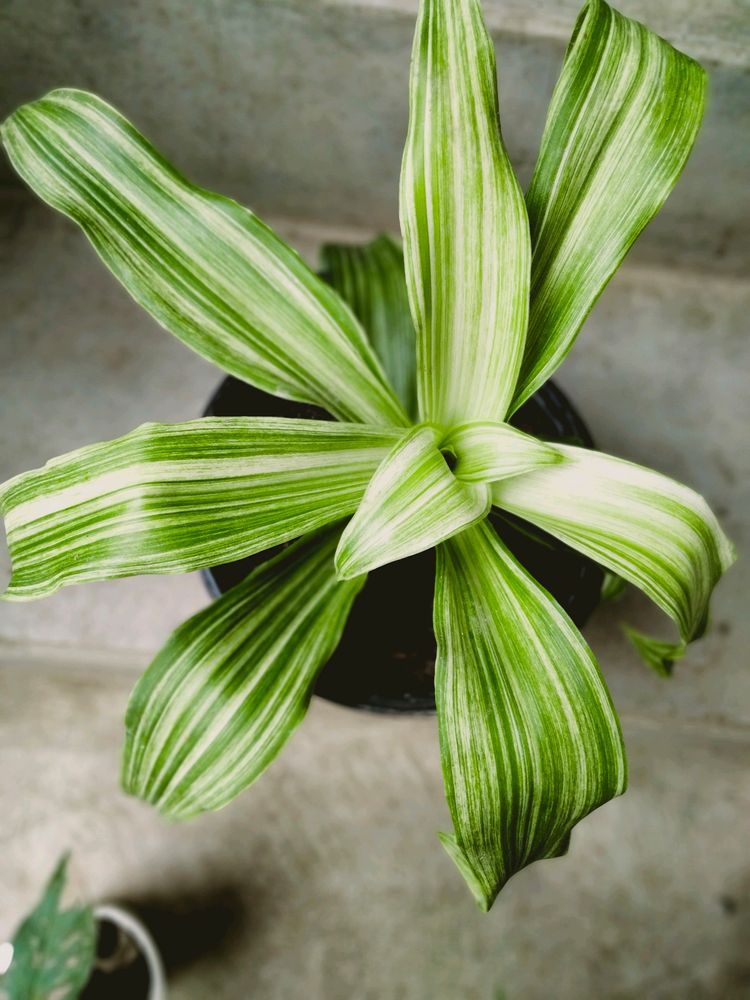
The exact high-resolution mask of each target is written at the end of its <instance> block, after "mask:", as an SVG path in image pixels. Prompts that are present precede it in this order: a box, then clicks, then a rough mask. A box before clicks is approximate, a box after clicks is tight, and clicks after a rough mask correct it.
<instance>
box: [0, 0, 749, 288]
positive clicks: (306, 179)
mask: <svg viewBox="0 0 750 1000" xmlns="http://www.w3.org/2000/svg"><path fill="white" fill-rule="evenodd" d="M485 6H486V11H487V17H488V21H489V23H490V25H491V27H492V29H493V32H494V35H495V40H496V45H497V52H498V67H499V76H500V87H501V113H502V119H503V128H504V134H505V137H506V141H507V143H508V146H509V149H510V152H511V156H512V159H513V162H514V164H515V166H516V169H517V171H518V173H519V175H520V176H521V178H522V180H523V181H524V182H526V181H527V180H528V178H529V175H530V172H531V169H532V167H533V163H534V160H535V158H536V152H537V149H538V145H539V139H540V136H541V132H542V127H543V123H544V117H545V112H546V107H547V103H548V100H549V96H550V94H551V91H552V87H553V85H554V82H555V79H556V77H557V73H558V71H559V67H560V63H561V59H562V55H563V52H564V47H565V42H566V40H567V38H568V36H569V34H570V30H571V28H572V26H573V22H574V20H575V14H576V10H577V8H578V6H579V4H578V0H562V2H553V0H529V2H522V0H486V5H485ZM620 6H621V8H622V9H623V10H624V11H625V12H626V13H629V14H632V15H634V16H636V17H641V18H643V19H644V20H647V21H648V22H649V23H650V24H652V26H653V27H654V28H655V29H656V30H658V31H660V32H661V33H663V34H664V35H665V36H666V37H669V38H670V39H672V40H674V41H675V42H676V43H677V44H679V45H681V46H682V47H683V48H685V50H686V51H688V52H690V53H691V54H693V55H695V56H696V57H699V58H700V59H702V60H703V61H704V62H705V63H706V65H707V67H708V69H709V71H710V75H711V103H710V107H709V111H708V114H707V118H706V122H705V125H704V128H703V131H702V134H701V136H700V139H699V142H698V145H697V148H696V150H695V153H694V155H693V158H692V159H691V161H690V163H689V165H688V167H687V169H686V171H685V173H684V175H683V177H682V179H681V181H680V183H679V185H678V187H677V189H676V191H675V193H674V195H673V196H672V198H671V199H670V201H669V202H668V204H667V206H666V208H665V209H664V211H663V212H662V214H661V215H660V217H659V218H658V219H657V220H656V221H655V222H654V223H653V224H652V225H651V226H650V227H649V228H648V230H647V231H646V233H645V234H644V235H643V236H642V237H641V239H640V240H639V243H638V246H637V247H636V249H635V251H634V253H635V255H636V259H640V260H641V261H648V262H650V261H658V262H664V263H667V264H669V265H673V264H677V265H689V266H697V267H700V268H705V267H711V268H715V269H718V270H722V271H724V272H725V273H730V274H732V273H744V272H745V271H746V268H747V262H748V259H749V258H750V248H749V247H748V242H750V235H748V234H750V225H749V224H748V222H749V221H750V186H749V185H748V184H747V177H748V174H749V173H750V144H748V143H747V141H746V137H747V135H748V134H749V132H750V74H749V73H748V65H749V63H750V55H749V53H750V45H748V35H749V34H750V16H748V3H747V0H722V2H718V3H712V4H699V3H697V2H695V0H671V2H669V3H663V4H658V5H654V4H652V3H650V2H649V0H621V3H620ZM415 9H416V0H274V2H268V0H242V2H239V0H215V2H213V3H211V4H194V3H190V2H189V0H155V2H151V0H134V2H131V3H128V4H101V3H99V2H98V0H58V2H57V3H56V4H55V5H53V6H51V5H49V4H48V3H44V2H43V0H11V2H10V3H6V4H5V5H4V7H3V10H2V12H0V39H2V42H0V45H2V50H3V51H2V54H1V55H2V65H3V76H4V85H3V89H2V94H1V95H0V114H2V115H4V114H5V113H7V112H8V111H10V110H11V109H12V108H13V107H15V106H16V105H17V104H18V103H20V102H22V101H24V100H28V99H31V98H33V97H36V96H39V95H40V94H42V93H43V92H44V91H46V90H47V89H48V88H50V87H53V86H59V85H71V86H80V87H86V88H89V89H92V90H95V91H97V92H98V93H100V94H101V95H102V96H104V97H106V98H108V99H109V100H111V101H113V102H114V103H115V104H117V105H118V106H119V107H120V108H122V110H123V111H124V112H125V113H126V114H128V115H129V116H130V117H131V118H132V119H133V120H134V121H135V122H136V124H137V125H138V126H139V127H140V128H141V129H142V130H143V131H144V132H145V133H146V134H147V135H149V136H150V137H151V138H152V139H153V141H154V142H155V143H156V144H157V145H158V146H159V147H161V148H162V150H163V151H164V152H165V153H166V155H168V156H169V157H170V158H171V159H173V160H174V161H175V162H176V163H177V164H178V165H179V166H180V167H181V168H182V169H183V170H184V171H185V172H186V173H187V174H188V175H189V176H191V177H192V178H194V179H196V180H198V181H200V182H202V183H204V184H206V185H207V186H210V187H213V188H215V189H217V190H221V191H224V192H226V193H229V194H233V195H235V196H237V197H239V198H240V199H241V200H243V201H245V202H247V203H249V204H250V205H252V207H254V208H255V209H256V210H257V211H258V212H259V213H261V214H263V215H269V214H270V215H282V216H286V217H290V218H300V219H303V220H307V221H314V222H323V223H325V224H327V225H355V226H364V227H367V228H385V229H396V228H397V190H398V175H399V167H400V161H401V151H402V146H403V140H404V134H405V129H406V120H407V76H408V64H409V53H410V47H411V36H412V31H413V24H414V12H415ZM1 176H2V180H3V182H4V183H13V180H12V179H11V175H10V173H9V171H8V168H7V167H6V168H5V173H4V174H2V175H1Z"/></svg>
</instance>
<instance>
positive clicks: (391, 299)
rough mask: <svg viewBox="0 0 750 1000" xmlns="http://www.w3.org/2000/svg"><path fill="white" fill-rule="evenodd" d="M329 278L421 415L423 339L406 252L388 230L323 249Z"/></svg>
mask: <svg viewBox="0 0 750 1000" xmlns="http://www.w3.org/2000/svg"><path fill="white" fill-rule="evenodd" d="M322 261H323V267H324V268H325V271H326V278H327V280H328V281H329V283H330V284H331V285H333V287H334V288H335V289H336V291H337V292H338V293H339V295H340V296H341V297H342V299H344V301H345V302H347V303H348V304H349V305H350V306H351V308H352V310H353V311H354V315H355V316H356V317H357V319H358V320H359V321H360V323H361V324H362V326H363V328H364V330H365V332H366V333H367V335H368V337H369V338H370V343H371V344H372V346H373V348H374V349H375V353H376V354H377V356H378V357H379V358H380V361H381V363H382V365H383V368H384V369H385V373H386V375H387V376H388V378H389V379H390V383H391V385H392V386H393V388H394V389H395V391H396V395H397V396H398V398H399V399H400V400H401V402H402V404H403V407H404V409H405V410H406V412H407V414H409V416H410V417H416V415H417V343H416V336H415V333H414V322H413V320H412V318H411V311H410V309H409V295H408V292H407V291H406V277H405V275H404V253H403V250H402V249H401V247H400V246H399V245H398V243H396V241H395V240H394V239H393V238H392V237H390V236H388V235H387V234H383V235H381V236H378V237H377V239H374V240H373V241H372V242H371V243H366V244H364V245H362V246H342V245H340V244H333V243H330V244H328V245H327V246H324V247H323V249H322Z"/></svg>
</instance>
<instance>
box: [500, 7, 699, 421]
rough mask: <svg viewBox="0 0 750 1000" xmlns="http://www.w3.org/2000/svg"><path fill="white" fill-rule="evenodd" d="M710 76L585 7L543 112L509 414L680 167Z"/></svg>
mask: <svg viewBox="0 0 750 1000" xmlns="http://www.w3.org/2000/svg"><path fill="white" fill-rule="evenodd" d="M705 103H706V74H705V72H704V70H703V69H702V68H701V67H700V66H699V65H698V63H696V62H694V61H693V60H692V59H690V58H689V57H688V56H686V55H683V53H681V52H678V51H677V50H676V49H674V48H672V46H671V45H670V44H669V43H668V42H666V41H664V39H662V38H659V36H658V35H655V34H654V33H653V32H651V31H649V29H648V28H646V27H645V26H644V25H642V24H639V23H638V22H637V21H633V20H631V19H630V18H627V17H624V16H623V15H622V14H620V13H618V12H617V11H615V10H612V8H611V7H609V6H608V5H607V4H606V3H604V2H603V0H590V2H589V3H587V4H586V6H585V7H584V8H583V10H582V12H581V14H580V16H579V19H578V22H577V24H576V27H575V29H574V32H573V37H572V40H571V43H570V46H569V48H568V51H567V54H566V56H565V62H564V64H563V68H562V72H561V74H560V78H559V80H558V82H557V85H556V87H555V92H554V94H553V96H552V102H551V104H550V107H549V111H548V113H547V124H546V126H545V130H544V135H543V138H542V145H541V150H540V152H539V158H538V160H537V164H536V168H535V170H534V176H533V178H532V181H531V186H530V188H529V190H528V193H527V195H526V205H527V208H528V213H529V224H530V227H531V243H532V262H531V308H530V312H529V329H528V337H527V341H526V350H525V354H524V359H523V366H522V369H521V375H520V378H519V382H518V388H517V391H516V397H515V400H514V403H513V408H514V409H517V408H518V407H519V406H520V405H521V403H522V402H523V401H524V400H525V399H528V397H529V396H531V395H532V393H533V392H534V391H535V390H536V389H537V388H538V387H539V386H540V385H541V384H542V383H543V382H544V381H546V379H548V378H549V376H550V375H551V374H552V373H553V372H554V371H555V369H556V368H557V367H558V366H559V365H560V363H561V362H562V360H563V358H564V357H565V356H566V354H567V353H568V351H569V350H570V348H571V346H572V344H573V341H574V340H575V338H576V336H577V334H578V331H579V330H580V328H581V325H582V324H583V322H584V320H585V319H586V316H587V315H588V313H589V312H590V310H591V308H592V306H593V305H594V303H595V302H596V300H597V298H598V297H599V295H600V294H601V292H602V290H603V288H604V287H605V285H606V284H607V282H608V281H609V279H610V278H611V277H612V275H613V274H614V272H615V270H616V269H617V267H618V266H619V264H620V262H621V261H622V259H623V257H624V256H625V254H626V253H627V251H628V250H629V249H630V247H631V245H632V243H633V241H634V240H635V239H636V237H637V236H638V234H639V233H640V232H641V230H642V229H643V228H644V226H646V225H647V223H648V222H650V220H651V219H652V218H653V217H654V216H655V215H656V213H657V212H658V211H659V209H660V208H661V206H662V205H663V204H664V201H665V200H666V198H667V196H668V195H669V192H670V191H671V190H672V188H673V187H674V185H675V184H676V182H677V179H678V178H679V176H680V173H681V172H682V168H683V167H684V166H685V162H686V161H687V158H688V156H689V155H690V152H691V150H692V147H693V144H694V142H695V138H696V135H697V134H698V129H699V128H700V124H701V120H702V118H703V111H704V108H705Z"/></svg>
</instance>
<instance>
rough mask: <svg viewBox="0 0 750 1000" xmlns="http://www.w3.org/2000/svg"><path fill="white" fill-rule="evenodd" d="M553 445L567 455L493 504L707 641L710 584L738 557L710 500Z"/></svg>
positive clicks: (502, 489) (498, 489)
mask: <svg viewBox="0 0 750 1000" xmlns="http://www.w3.org/2000/svg"><path fill="white" fill-rule="evenodd" d="M555 447H556V448H557V450H558V451H559V452H560V454H561V455H563V457H564V459H565V461H563V462H561V463H560V464H559V465H548V466H545V467H544V468H542V469H537V470H535V471H534V472H529V473H528V474H527V475H524V476H518V477H516V478H514V479H504V480H503V481H502V482H499V483H495V484H494V485H493V487H492V496H493V503H495V504H496V505H497V506H498V507H502V508H504V509H505V510H509V511H511V513H513V514H518V515H519V516H520V517H523V518H526V519H527V520H528V521H531V522H532V524H536V525H538V526H539V527H540V528H543V529H544V530H545V531H548V532H549V533H550V534H551V535H554V536H555V537H556V538H559V539H560V540H561V541H563V542H565V543H566V544H567V545H570V546H571V547H572V548H574V549H577V550H578V551H579V552H583V553H584V554H585V555H587V556H590V557H591V558H592V559H595V560H596V561H597V562H598V563H601V564H602V566H605V567H606V568H607V569H609V570H611V571H612V572H613V573H617V574H618V575H619V576H621V577H623V578H624V579H625V580H628V581H629V582H630V583H632V584H634V585H635V586H636V587H639V588H640V589H641V590H642V591H644V593H646V594H647V595H648V596H649V597H650V598H651V599H652V600H653V601H655V602H656V604H658V605H659V607H660V608H662V610H663V611H665V612H666V613H667V614H668V615H669V616H670V617H671V618H672V619H674V621H675V622H676V623H677V625H678V627H679V630H680V635H681V637H682V639H683V640H685V641H686V642H689V641H690V640H691V639H697V638H699V637H700V635H701V634H702V632H703V629H704V627H705V621H706V617H707V614H708V603H709V599H710V596H711V591H712V590H713V588H714V585H715V584H716V582H717V580H718V579H719V577H720V576H721V574H722V573H723V572H724V571H725V570H726V569H728V568H729V566H731V564H732V562H733V561H734V559H735V552H734V548H733V546H732V543H731V542H730V541H729V539H728V538H727V537H726V535H725V534H724V532H723V531H722V530H721V527H720V525H719V523H718V521H717V520H716V518H715V516H714V515H713V513H712V512H711V510H710V508H709V507H708V504H707V503H706V501H705V500H704V499H703V497H701V496H699V494H697V493H696V492H695V491H694V490H691V489H689V488H688V487H687V486H682V485H681V484H680V483H677V482H675V481H674V480H673V479H669V478H668V477H667V476H663V475H661V474H660V473H658V472H653V471H651V470H650V469H645V468H643V467H642V466H640V465H635V464H633V463H632V462H626V461H624V460H623V459H619V458H613V457H612V456H611V455H603V454H602V453H601V452H596V451H589V450H588V449H585V448H576V447H573V446H572V445H556V446H555Z"/></svg>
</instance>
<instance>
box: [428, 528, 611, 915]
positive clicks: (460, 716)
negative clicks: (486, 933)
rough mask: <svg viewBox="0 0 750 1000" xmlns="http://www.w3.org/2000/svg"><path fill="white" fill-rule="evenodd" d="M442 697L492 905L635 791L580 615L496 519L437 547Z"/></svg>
mask: <svg viewBox="0 0 750 1000" xmlns="http://www.w3.org/2000/svg"><path fill="white" fill-rule="evenodd" d="M435 633H436V636H437V641H438V657H437V663H436V676H435V694H436V698H437V708H438V722H439V727H440V748H441V756H442V763H443V776H444V780H445V788H446V794H447V798H448V805H449V807H450V811H451V816H452V818H453V824H454V833H453V835H445V834H443V835H442V836H441V840H442V841H443V844H444V845H445V847H446V849H447V850H448V853H449V854H450V856H451V858H452V859H453V861H454V862H455V863H456V865H457V867H458V868H459V870H460V872H461V874H462V875H463V876H464V878H465V879H466V881H467V883H468V884H469V887H470V888H471V890H472V892H473V893H474V896H475V897H476V900H477V902H478V903H479V906H480V907H481V908H482V909H485V910H488V909H489V908H490V906H491V905H492V902H493V900H494V899H495V897H496V895H497V893H498V892H499V891H500V889H501V888H502V886H503V885H504V884H505V883H506V882H507V880H508V879H509V878H510V877H511V876H512V875H514V874H515V873H516V872H518V871H519V870H520V869H521V868H523V867H525V866H526V865H528V864H530V863H531V862H532V861H538V860H540V859H542V858H549V857H556V856H558V855H560V854H562V853H564V852H565V851H566V850H567V844H568V835H569V833H570V830H571V828H572V827H573V826H574V825H575V824H576V823H577V822H578V821H579V820H581V819H582V818H583V817H584V816H586V815H587V814H588V813H590V812H591V811H592V810H593V809H596V808H597V806H600V805H602V803H604V802H606V801H608V800H609V799H611V798H613V797H614V796H615V795H620V794H621V793H622V792H623V791H624V790H625V784H626V777H627V776H626V771H627V768H626V761H625V751H624V748H623V744H622V736H621V734H620V728H619V723H618V721H617V716H616V714H615V710H614V708H613V706H612V702H611V700H610V697H609V693H608V691H607V688H606V685H605V683H604V680H603V678H602V676H601V674H600V672H599V668H598V667H597V665H596V661H595V660H594V657H593V655H592V653H591V650H590V649H589V648H588V646H587V645H586V643H585V642H584V641H583V638H582V637H581V635H580V634H579V632H578V631H577V630H576V628H575V626H574V625H573V623H572V622H571V621H570V619H569V618H568V617H567V615H566V614H565V613H564V612H563V611H562V609H561V608H560V606H559V605H558V604H557V603H556V602H555V601H553V600H552V598H551V597H550V596H549V595H548V594H547V592H546V591H544V590H542V588H541V587H540V586H539V585H538V584H537V583H536V582H535V581H534V580H533V579H532V577H531V576H529V574H528V573H527V572H526V571H525V570H524V569H523V567H522V566H521V565H520V563H518V562H517V561H516V559H515V558H514V557H513V556H512V555H511V554H510V552H509V551H508V550H507V549H506V548H505V546H504V545H503V543H502V542H501V541H500V539H499V538H498V537H497V535H496V534H495V532H494V531H493V530H492V528H491V527H490V526H489V525H488V524H487V522H485V523H484V524H481V525H477V526H475V527H473V528H469V529H468V530H467V531H464V532H462V533H461V534H460V535H457V536H456V537H455V538H453V539H451V540H450V541H449V542H447V543H446V544H445V545H441V546H440V547H439V549H438V563H437V577H436V588H435Z"/></svg>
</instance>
